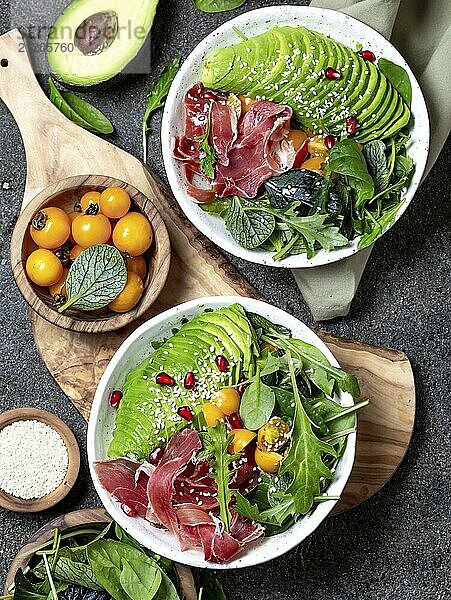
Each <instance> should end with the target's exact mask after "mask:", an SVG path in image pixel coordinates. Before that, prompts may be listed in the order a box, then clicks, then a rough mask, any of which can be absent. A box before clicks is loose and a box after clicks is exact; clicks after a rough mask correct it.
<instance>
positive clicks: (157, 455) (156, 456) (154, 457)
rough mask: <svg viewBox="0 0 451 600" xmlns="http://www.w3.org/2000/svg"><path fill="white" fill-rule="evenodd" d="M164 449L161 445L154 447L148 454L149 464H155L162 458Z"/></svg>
mask: <svg viewBox="0 0 451 600" xmlns="http://www.w3.org/2000/svg"><path fill="white" fill-rule="evenodd" d="M163 454H164V450H163V448H162V447H161V446H158V448H155V450H154V451H153V452H151V453H150V455H149V462H150V464H151V465H157V464H158V463H159V462H160V460H161V459H162V458H163Z"/></svg>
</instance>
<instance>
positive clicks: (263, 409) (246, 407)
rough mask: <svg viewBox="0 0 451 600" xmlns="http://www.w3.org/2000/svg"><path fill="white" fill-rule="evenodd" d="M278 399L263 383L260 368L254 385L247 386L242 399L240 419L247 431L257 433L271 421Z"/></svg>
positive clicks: (253, 382)
mask: <svg viewBox="0 0 451 600" xmlns="http://www.w3.org/2000/svg"><path fill="white" fill-rule="evenodd" d="M275 403H276V397H275V394H274V391H273V390H272V389H271V388H270V387H269V386H268V385H266V384H264V383H263V381H262V380H261V377H260V367H257V374H256V375H255V377H254V379H253V381H252V383H251V384H250V385H248V386H247V388H246V389H245V391H244V394H243V396H242V398H241V404H240V417H241V418H242V419H243V423H244V426H245V427H246V429H250V430H251V431H256V430H257V429H260V427H263V425H264V424H265V423H266V422H267V421H268V420H269V418H270V417H271V414H272V412H273V410H274V406H275Z"/></svg>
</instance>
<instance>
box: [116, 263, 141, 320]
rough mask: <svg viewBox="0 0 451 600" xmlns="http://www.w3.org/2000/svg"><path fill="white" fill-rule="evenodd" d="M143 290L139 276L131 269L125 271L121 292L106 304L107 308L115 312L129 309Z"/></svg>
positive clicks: (136, 301) (138, 298) (136, 302)
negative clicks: (125, 278) (125, 277)
mask: <svg viewBox="0 0 451 600" xmlns="http://www.w3.org/2000/svg"><path fill="white" fill-rule="evenodd" d="M143 291H144V284H143V282H142V279H141V277H140V276H139V275H138V274H137V273H134V272H133V271H127V283H126V284H125V287H124V289H123V290H122V292H121V293H120V294H119V296H117V298H115V299H114V300H113V302H110V304H109V305H108V308H109V309H110V310H112V311H113V312H116V313H124V312H127V311H129V310H131V309H132V308H133V307H134V306H136V304H138V302H139V300H140V299H141V296H142V294H143Z"/></svg>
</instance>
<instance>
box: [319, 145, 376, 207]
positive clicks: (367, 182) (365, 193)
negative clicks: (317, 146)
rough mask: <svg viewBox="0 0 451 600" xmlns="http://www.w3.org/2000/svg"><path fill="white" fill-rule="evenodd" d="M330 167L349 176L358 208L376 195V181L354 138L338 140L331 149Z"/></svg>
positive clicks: (335, 171) (334, 171) (333, 170)
mask: <svg viewBox="0 0 451 600" xmlns="http://www.w3.org/2000/svg"><path fill="white" fill-rule="evenodd" d="M329 167H330V170H331V171H332V172H333V173H339V174H340V175H345V176H346V177H347V180H348V183H349V186H350V187H351V188H352V189H353V190H354V191H355V194H356V202H355V207H356V209H357V210H358V209H360V208H361V207H362V206H363V205H364V204H365V202H366V201H367V200H369V199H370V198H372V196H373V195H374V183H373V180H372V178H371V175H370V174H369V173H368V169H367V167H366V163H365V159H364V158H363V154H362V152H360V150H359V147H358V145H357V143H356V142H355V141H354V140H351V139H346V140H341V141H340V142H337V143H336V144H335V146H334V147H333V148H332V149H331V150H330V154H329Z"/></svg>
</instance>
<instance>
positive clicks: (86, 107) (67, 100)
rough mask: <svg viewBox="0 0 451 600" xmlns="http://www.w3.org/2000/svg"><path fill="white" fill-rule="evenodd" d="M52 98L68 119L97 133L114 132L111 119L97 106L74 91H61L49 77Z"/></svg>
mask: <svg viewBox="0 0 451 600" xmlns="http://www.w3.org/2000/svg"><path fill="white" fill-rule="evenodd" d="M48 81H49V86H50V100H51V102H52V103H53V104H54V105H55V106H56V107H57V108H58V109H59V110H60V111H61V112H62V113H63V115H64V116H66V117H67V118H68V119H70V120H71V121H73V122H74V123H76V124H77V125H80V127H83V128H84V129H88V130H89V131H93V132H95V133H104V134H108V133H113V131H114V127H113V125H112V124H111V122H110V120H109V119H108V118H107V117H106V116H105V115H104V114H103V113H102V112H101V111H100V110H99V109H98V108H96V107H95V106H93V105H92V104H90V103H89V102H86V100H83V99H82V98H80V97H79V96H76V95H75V94H72V92H67V91H60V90H58V88H57V87H56V85H55V83H54V81H53V79H52V78H51V77H49V80H48Z"/></svg>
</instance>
